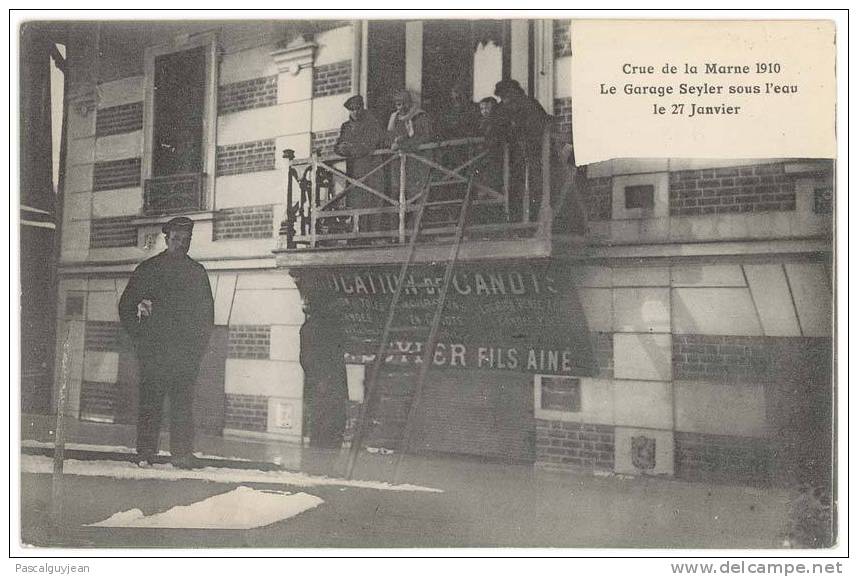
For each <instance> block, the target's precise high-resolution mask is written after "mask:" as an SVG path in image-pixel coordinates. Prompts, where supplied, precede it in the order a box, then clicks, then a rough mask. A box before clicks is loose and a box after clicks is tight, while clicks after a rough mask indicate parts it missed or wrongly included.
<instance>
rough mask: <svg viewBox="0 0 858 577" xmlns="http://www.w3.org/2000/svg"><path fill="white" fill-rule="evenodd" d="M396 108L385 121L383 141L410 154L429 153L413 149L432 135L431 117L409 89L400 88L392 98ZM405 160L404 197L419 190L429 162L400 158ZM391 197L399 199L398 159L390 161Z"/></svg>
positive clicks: (424, 180)
mask: <svg viewBox="0 0 858 577" xmlns="http://www.w3.org/2000/svg"><path fill="white" fill-rule="evenodd" d="M393 102H394V104H395V106H396V110H394V111H393V113H392V114H391V115H390V119H389V120H388V122H387V141H388V143H389V144H390V148H391V149H393V150H394V151H401V152H403V153H405V152H408V153H412V154H414V155H419V156H425V157H430V158H431V157H432V155H431V154H427V153H426V152H422V153H421V152H419V151H416V149H417V148H418V147H419V146H420V145H421V144H425V143H427V142H430V141H431V140H432V138H433V132H432V119H431V118H430V117H429V114H428V113H427V112H426V111H425V110H423V109H422V108H420V106H419V105H418V104H417V101H416V99H415V97H414V95H412V94H411V93H410V92H409V91H407V90H400V91H399V92H397V93H396V95H395V96H394V98H393ZM402 160H403V161H404V162H405V183H404V187H405V197H406V198H411V197H413V196H415V195H417V194H419V193H420V192H421V191H422V190H423V188H424V187H425V185H426V182H427V180H428V178H429V174H430V170H429V166H428V165H426V164H424V163H422V162H420V161H419V160H416V159H414V158H405V157H403V159H402ZM389 174H390V184H391V190H390V194H391V197H392V198H394V199H397V200H398V199H399V193H400V187H401V182H400V180H401V179H400V160H396V161H394V162H392V163H391V164H390V173H389Z"/></svg>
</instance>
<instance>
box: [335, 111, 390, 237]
mask: <svg viewBox="0 0 858 577" xmlns="http://www.w3.org/2000/svg"><path fill="white" fill-rule="evenodd" d="M343 106H344V107H345V108H346V110H348V111H349V119H348V120H347V121H345V122H344V123H343V124H342V126H341V127H340V137H339V139H337V143H336V144H335V145H334V152H336V153H337V154H339V155H340V156H342V157H344V158H345V159H346V174H348V175H349V176H350V177H352V178H354V179H356V180H360V181H361V182H362V183H363V184H365V185H366V186H368V187H370V188H372V189H373V190H376V191H378V192H383V188H384V178H383V174H382V171H381V170H378V171H376V172H374V173H373V172H372V171H373V170H374V169H375V168H377V167H378V165H379V164H381V162H382V158H381V157H380V156H376V155H373V154H372V153H373V152H374V151H375V150H376V149H377V148H379V147H381V146H383V144H384V139H385V132H384V129H382V127H381V124H380V123H379V122H378V120H377V119H376V117H375V116H374V115H373V114H372V112H370V111H369V110H366V109H365V108H364V102H363V97H362V96H360V95H356V96H352V97H351V98H349V99H348V100H346V101H345V103H344V104H343ZM344 204H345V206H346V207H348V208H377V207H381V206H383V205H384V204H385V203H384V200H382V199H380V198H379V197H377V196H375V195H374V194H372V193H370V192H368V191H367V190H365V189H363V188H360V187H357V186H352V188H351V190H350V191H349V192H348V193H347V194H346V198H345V199H344ZM378 217H379V215H373V214H370V215H365V216H361V217H359V218H360V223H359V231H361V232H366V231H371V230H377V229H378V226H379V219H378ZM356 218H358V217H356Z"/></svg>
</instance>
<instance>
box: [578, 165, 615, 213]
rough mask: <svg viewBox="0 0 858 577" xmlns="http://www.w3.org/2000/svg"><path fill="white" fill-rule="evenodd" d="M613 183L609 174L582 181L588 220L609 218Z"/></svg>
mask: <svg viewBox="0 0 858 577" xmlns="http://www.w3.org/2000/svg"><path fill="white" fill-rule="evenodd" d="M612 197H613V184H612V178H611V177H610V176H604V177H601V178H588V179H587V180H585V181H584V202H585V203H586V204H587V218H588V220H591V221H595V220H611V216H612V215H611V210H612V208H611V206H612V204H613V203H612Z"/></svg>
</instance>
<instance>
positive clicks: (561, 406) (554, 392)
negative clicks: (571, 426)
mask: <svg viewBox="0 0 858 577" xmlns="http://www.w3.org/2000/svg"><path fill="white" fill-rule="evenodd" d="M538 383H539V385H538V386H539V387H540V395H539V398H540V406H539V408H540V409H542V410H543V411H562V412H566V413H577V412H579V411H580V410H581V380H580V379H576V378H572V377H557V376H545V375H541V376H539V378H538Z"/></svg>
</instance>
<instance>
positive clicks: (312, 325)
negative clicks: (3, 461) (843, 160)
mask: <svg viewBox="0 0 858 577" xmlns="http://www.w3.org/2000/svg"><path fill="white" fill-rule="evenodd" d="M393 16H395V17H393ZM559 16H563V15H562V14H560V15H559ZM338 17H339V16H338V14H337V12H336V11H331V12H326V13H325V15H324V16H319V17H316V18H306V17H300V16H299V15H296V16H295V17H292V16H291V15H290V14H289V13H288V12H280V13H277V14H276V17H274V18H268V17H263V18H260V17H258V16H257V15H255V14H254V13H252V12H250V13H246V14H242V16H241V18H233V17H231V15H230V13H229V12H226V13H224V14H223V15H220V14H218V13H217V12H211V13H202V14H200V15H199V17H197V16H196V15H195V14H194V13H190V14H183V15H182V17H181V18H172V17H170V16H169V15H168V16H163V17H160V16H158V17H147V15H146V14H145V12H143V13H142V14H131V15H125V14H124V13H123V12H122V11H116V12H115V13H113V14H109V13H108V14H107V15H105V14H104V13H97V14H95V15H90V14H89V13H87V11H80V12H79V13H75V12H74V11H72V12H70V13H69V12H66V13H64V15H63V17H62V18H56V17H54V16H52V14H51V11H45V12H30V13H27V14H26V15H24V16H22V17H19V19H18V20H17V21H14V22H12V21H10V26H11V28H10V34H11V35H12V43H13V49H12V59H13V60H16V61H17V68H16V70H17V75H12V76H11V77H10V82H11V83H13V84H16V85H17V87H18V88H17V96H16V97H13V99H12V101H11V104H10V106H11V110H10V113H11V115H12V120H13V124H12V133H11V138H12V140H11V141H10V142H11V143H12V144H11V146H12V147H13V148H17V163H13V164H12V166H11V169H12V171H13V172H12V177H11V181H10V186H11V188H12V189H13V190H15V189H17V194H18V196H17V199H18V200H17V201H16V200H14V198H16V197H15V196H14V194H13V200H12V201H11V202H13V203H15V202H18V203H19V206H15V205H14V204H13V206H12V210H13V212H12V214H17V215H18V217H17V220H16V219H15V218H12V219H11V223H12V227H13V228H12V232H11V234H18V235H19V243H20V244H19V252H18V253H17V254H15V253H12V256H11V259H12V261H11V263H10V266H11V267H13V268H14V267H19V270H20V276H19V279H18V284H17V286H12V287H11V290H12V291H13V292H18V294H19V298H20V308H19V309H17V310H15V309H13V313H12V321H11V322H12V323H15V322H17V323H19V326H20V333H19V342H18V345H17V346H18V347H19V349H18V350H17V351H16V354H17V356H18V359H17V361H16V362H18V363H19V367H20V372H19V374H18V375H14V374H13V375H11V379H12V380H13V381H16V382H17V385H15V386H14V387H13V391H16V392H17V393H18V394H13V396H12V398H11V399H12V400H11V403H12V406H11V407H10V410H11V411H12V412H13V413H17V420H16V421H15V422H16V423H17V425H16V426H15V427H13V428H12V430H11V432H10V435H11V437H10V445H11V447H10V451H11V452H12V453H18V454H19V456H18V458H17V460H16V461H15V463H16V465H15V468H13V470H12V471H11V473H12V474H11V477H10V479H11V480H10V484H14V485H16V486H17V489H16V491H17V493H16V499H17V508H18V511H19V515H18V516H17V517H10V524H12V525H15V526H17V535H18V543H13V545H14V547H15V548H18V549H19V550H23V551H24V552H25V553H24V554H25V555H36V556H38V555H42V554H45V555H48V554H57V553H61V552H62V551H63V550H66V549H74V550H78V551H80V550H83V555H94V556H98V554H99V551H102V550H110V549H124V550H138V551H139V550H143V549H145V550H147V551H149V552H150V553H151V554H153V555H157V551H161V550H164V551H170V550H195V551H198V552H199V553H200V554H201V555H205V554H206V552H205V551H206V550H207V549H215V548H224V549H238V548H241V549H242V551H247V550H248V549H252V550H257V549H259V550H271V549H278V550H283V551H282V552H281V553H282V555H284V556H289V555H290V554H291V553H290V550H295V549H301V550H311V552H310V553H309V554H310V555H318V556H325V555H327V554H328V553H326V552H328V551H332V550H340V549H349V550H354V549H361V550H366V551H373V550H380V549H398V550H402V551H409V550H432V551H434V553H430V554H444V551H448V552H449V553H451V554H454V555H455V554H456V553H455V552H456V550H461V549H463V548H467V549H473V550H478V551H480V552H482V553H483V554H489V555H492V554H494V553H495V552H500V551H502V550H505V549H509V548H515V549H520V554H521V555H524V556H527V555H529V554H532V553H529V551H531V550H535V549H540V550H542V549H545V548H548V549H552V550H556V551H559V550H564V551H567V554H568V555H569V556H573V557H574V556H575V555H576V551H578V550H582V549H586V550H589V551H591V552H592V551H593V550H595V551H596V552H597V553H596V554H598V551H600V550H612V549H635V550H638V549H640V550H651V551H655V550H663V551H665V552H664V553H663V554H666V555H669V550H713V549H719V550H723V549H729V550H739V552H738V553H736V555H737V557H741V556H751V555H753V554H754V551H763V550H766V551H774V555H775V556H778V555H783V556H789V555H792V554H795V553H796V552H797V550H801V551H804V552H805V554H807V553H808V550H817V551H818V550H831V551H833V549H832V548H836V547H837V546H838V545H843V541H842V536H843V533H842V530H843V528H842V526H841V525H840V523H839V521H838V519H839V518H840V515H841V513H842V512H841V511H839V509H838V503H839V499H841V493H842V492H843V491H844V490H845V487H843V486H841V485H839V484H838V482H837V479H838V475H839V469H840V467H842V466H844V464H843V463H841V462H840V460H839V457H838V447H839V446H840V445H839V444H842V443H846V442H847V440H846V439H845V438H842V439H841V438H838V435H837V431H838V427H839V426H841V425H844V423H841V422H840V421H839V417H838V410H839V407H840V403H843V402H844V400H838V398H841V399H842V397H838V395H839V394H840V393H839V389H838V379H837V374H838V364H839V363H840V362H843V361H844V360H845V356H846V355H845V349H844V352H843V353H841V354H840V355H836V354H835V353H836V351H837V348H838V339H837V337H836V334H835V331H836V329H837V326H838V322H837V321H836V319H837V306H836V300H835V295H836V293H837V290H836V289H837V280H838V275H840V274H844V272H845V271H842V270H839V269H838V267H837V265H836V263H835V260H834V255H835V246H837V245H836V242H835V241H836V236H835V216H836V214H837V213H838V212H839V211H840V210H841V209H842V205H841V203H840V202H838V201H839V200H840V199H839V196H838V194H839V193H844V192H845V188H843V189H841V187H840V186H837V184H839V181H838V180H837V179H836V178H835V176H836V174H837V171H838V168H839V167H838V166H837V162H836V160H835V156H836V147H835V145H836V143H835V140H834V128H833V127H834V122H835V108H834V97H835V92H834V86H835V70H834V62H835V49H834V41H835V38H836V42H837V43H838V44H839V43H840V42H845V39H846V36H845V30H843V29H841V27H840V26H839V25H838V26H835V23H834V22H832V21H826V22H822V23H820V24H819V26H818V27H817V28H813V22H815V21H816V20H806V21H805V22H803V23H802V24H807V25H808V26H807V28H808V29H813V31H814V33H816V32H819V31H821V33H822V34H823V35H824V38H825V39H826V40H827V41H828V44H827V45H826V46H827V50H828V52H826V53H825V58H822V59H820V58H816V59H815V66H814V71H815V72H816V73H818V74H819V75H820V77H822V78H824V79H825V86H826V87H828V88H830V89H831V90H830V94H831V100H830V102H820V101H819V100H815V101H814V102H817V103H819V105H818V106H813V107H812V108H813V109H814V114H815V115H810V114H809V112H808V115H807V116H804V110H805V109H804V108H803V107H804V106H805V104H804V102H805V101H804V100H801V98H802V97H807V95H808V94H810V93H811V92H812V91H813V90H816V89H819V87H820V86H822V84H821V83H814V82H813V81H811V80H809V79H808V78H807V76H804V69H801V70H802V71H801V74H799V72H797V68H798V67H799V66H803V65H804V64H803V61H799V60H797V59H795V58H792V57H791V56H789V55H784V56H783V58H782V59H775V58H773V57H768V56H767V59H766V60H764V61H762V60H760V59H754V58H752V57H751V56H748V57H747V58H744V57H743V58H741V59H740V58H738V57H730V58H727V57H724V58H723V59H722V60H718V59H717V58H716V57H711V58H710V59H708V60H706V59H702V57H701V59H696V58H697V57H696V56H695V55H694V54H691V53H688V54H676V56H675V57H674V58H673V60H671V61H669V62H668V61H666V60H665V59H664V58H662V57H661V56H657V57H656V56H652V57H650V56H648V55H647V53H646V52H635V53H633V54H631V57H630V58H629V59H628V60H623V59H621V58H620V57H619V56H618V58H620V59H618V60H617V63H618V64H617V65H616V66H614V65H613V64H611V63H609V62H608V59H609V58H610V57H611V55H610V54H606V52H607V51H606V50H597V49H595V48H594V49H592V52H591V51H590V49H588V46H590V44H589V43H590V41H591V39H592V38H595V35H596V31H597V28H598V30H601V28H599V27H598V26H595V25H593V26H591V25H589V24H588V21H587V19H586V17H581V18H578V17H566V18H563V17H554V16H553V15H544V14H539V13H535V14H531V13H528V12H522V13H520V14H515V13H514V11H513V13H512V14H505V15H503V16H502V17H501V16H497V15H495V14H493V12H492V11H471V12H469V13H467V14H466V15H461V14H457V13H456V12H437V13H422V14H419V15H410V14H403V15H398V16H397V15H395V14H394V15H392V16H388V15H385V14H383V13H382V14H376V13H374V14H367V15H360V16H358V17H356V18H355V15H354V13H351V14H350V15H349V17H350V18H355V19H336V18H338ZM700 18H701V19H709V20H718V19H719V15H718V14H717V13H713V14H707V15H701V16H700ZM734 18H735V16H734ZM635 22H636V21H634V20H630V21H629V20H627V21H625V24H624V25H626V26H630V27H634V26H635ZM601 24H602V25H604V26H607V27H610V26H611V24H612V23H611V22H610V21H602V23H601ZM734 24H736V23H735V22H734ZM740 24H741V23H740ZM757 24H759V27H760V29H761V30H762V29H763V28H765V30H767V31H768V32H767V34H769V36H768V37H771V38H775V37H776V34H775V32H777V30H779V29H778V28H777V27H776V26H775V24H777V23H774V24H772V23H765V22H763V20H760V19H757ZM724 25H725V26H727V24H724ZM641 26H643V23H641ZM768 26H771V27H772V28H767V27H768ZM752 28H753V27H752ZM711 29H712V28H711V25H710V30H711ZM742 30H744V29H742ZM742 30H740V32H741V33H745V32H742ZM772 31H774V32H772ZM791 34H795V33H793V32H791ZM841 34H843V35H842V36H841ZM609 38H610V39H612V40H611V42H614V43H615V44H618V45H619V46H621V47H622V46H623V38H624V33H623V32H622V30H620V29H618V30H617V32H616V33H615V34H613V35H612V36H609ZM722 38H730V34H729V33H727V32H725V33H724V34H723V35H722ZM773 41H774V40H773ZM628 42H629V44H628V46H630V45H633V44H632V43H633V40H632V37H631V36H630V37H629V41H628ZM796 42H798V43H799V44H801V42H800V41H796ZM796 42H793V44H795V43H796ZM702 44H703V45H704V48H705V45H706V43H705V42H704V43H702ZM737 44H741V43H737ZM810 44H811V43H810V41H808V43H807V46H810ZM593 46H595V44H593ZM744 46H745V45H741V46H738V48H737V50H738V49H740V48H743V47H744ZM748 46H750V44H749V45H748ZM656 48H657V46H654V48H653V49H654V50H655V49H656ZM754 49H755V50H764V49H765V46H762V47H760V46H755V47H754ZM810 49H811V48H807V50H810ZM749 50H750V48H749ZM713 51H714V49H713ZM748 54H751V52H748ZM599 58H604V59H605V60H603V61H600V60H599ZM600 62H604V64H599V63H600ZM611 62H612V61H611ZM829 64H830V66H829V67H827V66H828V65H829ZM698 68H699V70H698ZM579 70H586V71H587V72H579ZM599 74H604V75H605V80H604V81H602V79H601V78H598V82H595V81H594V82H592V83H591V82H590V78H591V77H592V78H595V77H596V76H598V75H599ZM796 74H798V76H797V78H798V80H792V79H793V78H796V76H790V75H796ZM838 75H839V71H838ZM585 78H586V80H585ZM611 78H619V79H620V80H619V81H617V82H614V81H613V80H611ZM826 90H827V88H826ZM584 93H586V94H587V95H588V97H587V99H585V98H583V97H580V98H579V94H584ZM813 94H816V93H813ZM826 94H828V93H826ZM814 98H816V97H815V96H814ZM740 99H741V101H740ZM621 100H622V102H623V103H624V104H623V106H632V107H638V108H629V110H632V112H631V113H630V114H633V115H637V116H634V118H637V117H638V116H639V117H640V118H641V119H642V120H641V122H642V123H666V124H658V125H657V126H667V127H668V128H664V129H662V128H656V129H655V130H656V132H655V133H651V132H648V130H650V128H648V127H650V126H651V125H650V124H641V125H640V126H637V125H636V124H634V123H632V122H630V121H627V120H626V117H625V116H622V114H624V112H623V111H622V110H620V109H619V108H617V110H618V112H617V113H616V116H615V118H617V121H616V122H609V121H605V120H604V116H599V112H598V111H596V110H593V109H592V108H593V107H596V108H603V110H602V113H604V112H605V111H606V110H608V109H609V108H610V107H611V106H613V105H614V104H613V103H615V102H617V103H619V102H620V101H621ZM593 103H595V104H593ZM638 103H639V104H638ZM837 105H838V107H839V106H840V103H839V101H838V104H837ZM776 106H784V107H790V106H792V108H787V109H788V110H791V111H792V112H790V113H788V114H787V113H785V114H783V118H784V126H783V127H781V126H777V127H776V128H772V130H773V131H780V133H782V134H784V135H787V136H788V137H789V139H790V140H791V141H792V142H797V143H798V145H800V144H802V143H804V144H807V143H809V142H811V141H812V140H813V139H807V138H804V137H802V136H800V135H798V133H795V134H796V136H794V137H793V136H791V135H792V134H793V133H791V132H789V131H790V130H791V128H790V126H792V125H796V126H798V128H797V129H796V130H799V129H800V130H804V131H813V130H819V131H821V132H820V134H822V137H821V140H823V141H826V142H827V144H826V146H827V148H826V150H825V151H821V152H814V151H813V150H811V149H810V148H790V147H787V148H785V149H784V152H783V153H772V152H771V150H772V149H771V147H769V148H766V147H765V146H763V147H757V148H754V146H756V145H755V144H754V142H753V139H752V137H751V136H753V135H751V136H748V135H746V134H743V133H742V132H741V129H740V126H741V125H742V123H748V124H747V125H748V126H750V125H753V126H757V124H751V123H754V122H757V120H756V119H757V118H764V115H765V114H766V113H767V112H768V113H769V114H774V113H773V112H772V111H773V108H772V107H776ZM767 109H768V110H767ZM623 110H626V109H623ZM816 114H818V115H821V116H816ZM817 118H822V119H823V121H822V124H825V123H829V124H830V129H829V126H828V125H826V126H816V125H815V124H814V125H812V126H807V125H808V124H810V122H805V123H804V124H801V122H800V121H801V120H802V119H805V120H806V119H814V122H816V120H815V119H817ZM792 121H795V122H794V123H793V124H790V123H791V122H792ZM760 122H763V121H762V120H760ZM15 123H17V127H18V128H17V130H18V132H17V134H16V133H15V128H14V126H15ZM716 125H717V126H718V127H721V128H723V132H721V131H719V130H720V128H719V129H715V128H709V127H715V126H716ZM788 125H790V126H788ZM652 126H656V125H655V124H652ZM689 126H691V127H692V128H691V129H689V130H691V131H693V136H694V140H693V142H692V144H691V145H689V146H688V147H687V148H685V149H677V148H676V147H675V146H674V147H673V148H664V147H662V146H657V144H659V142H658V140H659V135H664V138H663V143H664V144H665V145H666V146H673V143H674V142H675V141H678V139H679V138H680V136H681V135H680V136H677V134H680V133H681V131H682V130H684V129H685V128H686V127H689ZM767 126H773V125H772V124H771V123H769V124H767ZM624 130H625V131H627V132H628V134H629V136H628V137H624V136H618V135H622V134H624V133H623V132H622V131H624ZM674 130H675V131H676V132H675V133H674V132H673V131H674ZM753 131H754V132H758V131H757V129H756V128H755V129H753ZM653 134H655V136H653ZM829 134H830V135H831V136H830V138H829V137H828V136H827V135H829ZM759 135H760V137H761V138H766V136H765V134H759ZM707 138H709V139H711V141H710V140H707ZM837 138H838V139H839V138H843V136H842V133H840V132H838V135H837ZM636 139H644V140H647V141H649V142H650V144H648V145H647V146H651V147H652V148H651V149H650V148H641V147H638V148H634V147H633V145H634V143H635V142H637V140H636ZM620 141H622V142H620ZM712 141H717V142H715V143H714V144H717V148H718V150H721V151H726V152H719V153H714V152H713V153H711V154H710V153H709V152H708V151H709V150H710V148H707V147H710V145H711V150H715V148H716V147H715V146H714V145H713V142H712ZM615 145H616V146H615ZM630 150H631V151H637V150H643V151H644V153H643V154H637V153H634V152H628V151H630ZM647 150H651V151H652V152H651V153H648V152H646V151H647ZM665 150H667V151H668V152H667V153H664V152H663V151H665ZM731 150H734V151H736V154H733V153H731ZM816 150H819V149H818V148H817V149H816ZM686 151H687V152H686ZM15 228H17V231H16V230H15ZM838 250H840V247H838ZM16 317H17V319H16ZM841 322H845V319H843V320H842V321H841ZM13 384H14V383H13ZM845 385H846V383H845V381H843V382H840V383H839V386H840V387H845ZM15 387H17V389H16V388H15ZM844 414H845V413H844ZM131 554H132V555H133V554H135V553H133V552H132V553H131ZM147 554H148V553H147ZM477 554H478V555H479V554H480V553H477ZM704 554H705V551H704ZM665 574H667V573H665Z"/></svg>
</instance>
